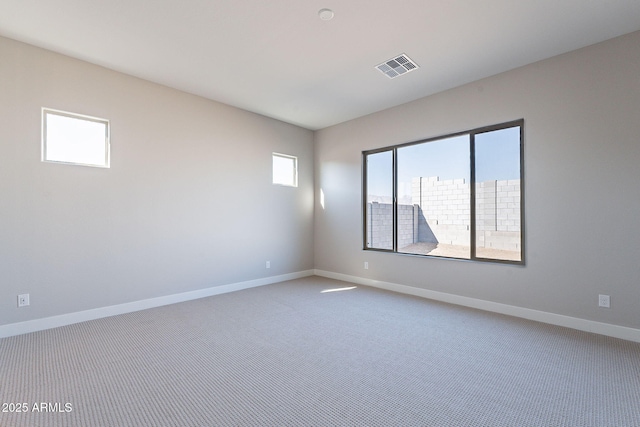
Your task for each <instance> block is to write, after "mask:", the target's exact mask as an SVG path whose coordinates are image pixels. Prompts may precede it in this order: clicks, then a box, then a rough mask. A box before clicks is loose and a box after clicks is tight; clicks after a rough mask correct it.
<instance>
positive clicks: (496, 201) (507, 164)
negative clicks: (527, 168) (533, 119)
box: [475, 126, 522, 261]
mask: <svg viewBox="0 0 640 427" xmlns="http://www.w3.org/2000/svg"><path fill="white" fill-rule="evenodd" d="M475 163H476V165H475V171H476V256H477V257H479V258H491V259H501V260H509V261H521V260H522V247H521V243H522V240H521V230H520V226H521V224H520V221H521V206H520V193H521V186H520V184H521V183H520V126H516V127H511V128H506V129H500V130H496V131H491V132H485V133H480V134H477V135H476V137H475Z"/></svg>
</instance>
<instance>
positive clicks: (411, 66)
mask: <svg viewBox="0 0 640 427" xmlns="http://www.w3.org/2000/svg"><path fill="white" fill-rule="evenodd" d="M376 68H377V69H378V70H380V72H381V73H383V74H384V75H385V76H387V77H389V78H390V79H394V78H396V77H398V76H400V75H402V74H406V73H408V72H410V71H413V70H415V69H417V68H418V65H417V64H416V63H415V62H413V61H412V60H411V58H409V57H408V56H407V55H405V54H404V53H403V54H402V55H400V56H397V57H395V58H391V59H389V60H388V61H385V62H383V63H382V64H380V65H377V66H376Z"/></svg>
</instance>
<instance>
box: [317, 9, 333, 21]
mask: <svg viewBox="0 0 640 427" xmlns="http://www.w3.org/2000/svg"><path fill="white" fill-rule="evenodd" d="M333 15H334V13H333V10H331V9H320V10H319V11H318V16H320V19H322V20H323V21H330V20H332V19H333Z"/></svg>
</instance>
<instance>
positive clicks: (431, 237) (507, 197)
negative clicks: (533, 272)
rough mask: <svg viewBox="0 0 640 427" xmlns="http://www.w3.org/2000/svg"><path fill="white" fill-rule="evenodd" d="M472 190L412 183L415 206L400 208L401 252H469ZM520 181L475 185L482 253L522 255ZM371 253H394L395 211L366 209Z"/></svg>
mask: <svg viewBox="0 0 640 427" xmlns="http://www.w3.org/2000/svg"><path fill="white" fill-rule="evenodd" d="M470 197H471V196H470V185H469V183H467V182H465V180H464V179H452V180H444V181H440V179H439V178H438V177H417V178H414V179H413V180H412V197H411V201H412V202H413V204H412V205H406V204H403V205H398V247H399V248H403V247H405V246H407V245H410V244H412V243H417V242H431V243H446V244H451V245H460V246H469V245H470V237H469V227H470V224H471V220H470V218H471V216H470V215H471V212H470V208H469V200H470ZM520 226H521V224H520V180H504V181H485V182H481V183H477V184H476V231H477V237H476V244H477V245H478V247H486V248H494V249H504V250H519V249H520ZM367 242H368V247H374V248H382V249H392V248H393V205H392V204H390V203H378V202H372V203H368V204H367Z"/></svg>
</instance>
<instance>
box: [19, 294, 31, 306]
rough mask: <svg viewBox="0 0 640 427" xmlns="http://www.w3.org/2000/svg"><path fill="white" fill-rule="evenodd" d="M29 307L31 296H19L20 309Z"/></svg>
mask: <svg viewBox="0 0 640 427" xmlns="http://www.w3.org/2000/svg"><path fill="white" fill-rule="evenodd" d="M28 305H29V294H22V295H18V307H26V306H28Z"/></svg>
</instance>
